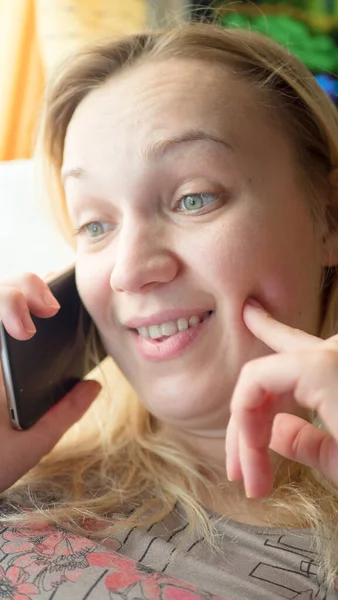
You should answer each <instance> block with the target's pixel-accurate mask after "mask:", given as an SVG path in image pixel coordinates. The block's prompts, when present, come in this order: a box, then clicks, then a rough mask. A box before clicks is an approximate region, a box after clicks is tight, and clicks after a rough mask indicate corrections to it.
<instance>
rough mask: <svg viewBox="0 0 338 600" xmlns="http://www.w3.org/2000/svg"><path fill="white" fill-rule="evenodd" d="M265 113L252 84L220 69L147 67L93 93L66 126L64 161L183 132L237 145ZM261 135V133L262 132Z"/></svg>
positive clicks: (172, 63)
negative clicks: (219, 137)
mask: <svg viewBox="0 0 338 600" xmlns="http://www.w3.org/2000/svg"><path fill="white" fill-rule="evenodd" d="M266 117H267V116H266V114H265V111H264V110H263V109H262V108H260V102H257V94H256V93H254V92H253V91H252V90H251V89H250V87H249V86H248V84H246V83H245V82H242V81H239V80H236V79H234V78H233V77H232V76H231V75H230V74H229V73H227V71H226V69H225V68H224V67H222V66H221V65H218V64H216V65H212V64H210V63H205V62H202V61H197V60H196V61H195V60H187V61H185V60H181V59H180V60H167V61H165V62H158V63H149V64H143V65H141V66H137V67H133V68H130V69H128V70H125V71H124V72H122V73H120V74H118V75H116V76H114V77H112V78H111V79H110V80H109V81H107V82H105V83H104V84H102V85H101V86H100V87H99V88H97V89H95V90H94V91H92V92H90V93H89V94H88V95H87V96H86V97H85V98H84V100H83V101H82V102H81V103H80V105H79V106H78V107H77V109H76V111H75V113H74V115H73V117H72V119H71V122H70V124H69V126H68V130H67V135H66V144H65V157H66V158H67V155H68V154H72V155H73V154H74V153H76V154H77V155H78V159H79V160H80V159H81V154H82V153H83V152H84V151H85V149H86V150H88V146H90V145H91V146H93V145H95V146H101V147H104V146H105V147H106V151H107V150H108V148H109V147H110V146H111V145H114V146H116V144H119V145H121V144H122V141H123V140H128V141H129V142H130V141H131V140H132V141H133V144H134V147H135V146H136V144H141V145H142V144H146V143H147V142H153V141H156V140H159V139H161V138H165V137H166V136H167V135H168V134H169V133H170V134H175V133H179V132H180V131H181V130H182V128H186V129H203V128H205V127H206V126H207V127H208V130H209V132H210V133H213V134H215V135H217V134H220V133H221V132H220V128H221V129H222V133H223V134H226V136H227V137H228V139H229V140H230V141H231V143H233V144H234V145H235V144H236V142H237V140H238V141H240V138H241V137H243V135H245V134H247V133H248V131H244V129H245V126H247V127H248V128H249V129H253V128H254V126H255V125H256V126H258V127H260V129H262V128H264V124H265V125H266V121H267V118H266ZM261 133H262V131H261Z"/></svg>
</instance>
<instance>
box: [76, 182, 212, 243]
mask: <svg viewBox="0 0 338 600" xmlns="http://www.w3.org/2000/svg"><path fill="white" fill-rule="evenodd" d="M205 196H208V197H212V201H211V202H210V204H212V203H213V202H215V201H217V200H220V199H221V198H222V195H221V194H210V193H209V192H201V193H190V194H184V195H183V196H181V197H180V198H179V199H178V200H177V202H176V203H175V206H174V208H175V209H178V208H179V206H180V205H181V204H182V202H184V201H185V200H187V198H193V197H200V198H203V197H205ZM203 209H204V212H205V207H202V208H197V209H194V208H193V209H192V210H191V211H189V210H188V209H183V210H182V209H181V210H180V211H179V212H181V213H189V212H191V213H192V214H201V211H203ZM202 214H204V213H203V212H202ZM95 224H98V225H107V224H108V223H107V222H106V221H88V223H84V224H83V225H81V226H80V227H77V228H75V229H74V235H75V236H79V235H81V234H82V233H84V232H85V230H86V228H88V227H89V226H90V225H95ZM108 225H109V224H108ZM87 232H88V231H87ZM104 233H106V232H104ZM104 233H102V234H101V235H98V236H97V237H95V236H93V237H91V238H90V239H98V240H99V239H101V238H102V236H103V235H104ZM89 237H90V236H89Z"/></svg>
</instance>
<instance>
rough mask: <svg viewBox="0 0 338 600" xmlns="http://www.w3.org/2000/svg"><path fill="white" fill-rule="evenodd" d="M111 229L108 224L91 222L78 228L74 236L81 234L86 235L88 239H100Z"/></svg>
mask: <svg viewBox="0 0 338 600" xmlns="http://www.w3.org/2000/svg"><path fill="white" fill-rule="evenodd" d="M112 228H113V225H111V224H110V223H105V222H103V221H91V222H90V223H85V224H84V225H82V226H81V227H79V228H78V229H77V230H76V231H75V234H76V235H79V234H81V233H84V234H86V235H87V236H88V237H89V238H91V239H93V238H100V237H101V236H103V235H104V234H105V233H107V231H109V230H110V229H112Z"/></svg>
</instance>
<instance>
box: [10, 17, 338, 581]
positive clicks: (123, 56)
mask: <svg viewBox="0 0 338 600" xmlns="http://www.w3.org/2000/svg"><path fill="white" fill-rule="evenodd" d="M172 58H175V59H180V58H184V59H192V60H200V61H204V62H205V63H207V64H208V63H212V64H217V63H218V64H219V65H222V66H223V67H224V68H225V69H227V70H228V72H230V73H231V74H232V76H233V77H237V78H240V79H241V80H243V81H246V82H247V83H248V85H250V86H251V88H252V90H253V92H254V93H257V94H258V95H260V99H261V101H262V102H264V105H265V106H266V110H267V113H269V114H270V115H271V116H272V118H273V120H274V122H275V123H276V125H277V126H279V127H283V130H284V131H285V132H287V133H288V135H289V138H290V142H291V143H292V145H293V147H294V149H295V151H296V154H297V158H298V163H299V172H300V173H301V175H302V177H303V182H304V185H307V186H308V188H309V191H310V194H309V198H310V199H311V200H312V203H311V205H312V207H313V209H314V215H315V216H317V218H327V219H328V220H329V225H330V227H331V228H334V229H337V223H336V220H335V214H334V213H335V211H334V209H335V207H334V206H333V207H332V214H331V213H330V214H327V215H326V214H325V211H324V202H323V200H322V197H323V195H324V194H326V192H327V179H328V174H329V172H330V170H331V169H332V168H333V167H335V166H336V165H337V164H338V115H337V112H336V110H335V108H334V107H333V105H332V103H331V101H330V100H329V99H328V98H327V97H326V95H325V94H324V92H323V91H322V90H321V89H320V87H319V86H318V85H317V83H316V81H315V79H314V77H313V76H312V75H311V74H310V73H309V71H308V70H307V69H306V68H305V67H304V66H303V65H302V64H301V63H300V62H299V61H298V60H297V59H296V58H295V57H293V56H292V55H290V54H289V53H288V52H287V51H286V50H284V49H282V48H281V47H279V46H278V45H277V44H275V43H274V42H272V41H271V40H270V39H268V38H266V37H263V36H261V35H259V34H256V33H253V32H249V31H244V30H235V29H229V30H227V29H222V28H220V27H218V26H215V25H210V24H209V25H205V24H189V25H183V26H180V27H177V28H175V29H173V30H171V31H158V32H152V33H141V34H138V35H133V36H130V37H126V38H123V39H121V40H118V41H104V42H102V43H100V44H96V45H95V46H93V47H87V48H85V49H83V50H81V51H80V52H79V53H78V54H77V55H75V56H72V57H71V58H70V59H69V60H68V62H67V63H66V64H63V65H62V68H61V69H60V70H59V72H58V73H57V74H56V75H55V77H54V79H53V81H52V84H51V86H50V87H49V89H48V91H47V95H46V106H45V112H44V117H43V123H42V129H41V138H40V150H41V155H42V158H43V170H44V175H45V180H46V185H47V187H48V191H49V198H50V200H51V203H52V209H53V213H54V215H55V218H56V219H57V221H58V223H59V225H60V227H61V228H62V229H63V231H64V232H65V235H69V229H70V226H69V220H68V215H67V210H66V205H65V198H64V191H63V187H62V183H61V179H60V171H61V165H62V158H63V146H64V139H65V135H66V131H67V127H68V124H69V122H70V120H71V118H72V115H73V113H74V111H75V109H76V107H77V106H78V105H79V104H80V102H81V101H82V99H83V98H84V97H85V96H86V95H87V94H88V93H89V92H90V91H91V90H93V89H95V88H97V87H98V86H100V85H102V84H103V83H104V82H105V81H106V80H107V79H109V78H111V77H114V75H116V74H117V73H119V72H121V71H122V70H125V69H129V68H134V67H135V66H137V65H138V64H141V63H144V62H145V61H157V60H161V61H162V60H170V59H172ZM326 275H327V277H326V279H327V281H330V285H329V286H328V285H327V286H326V302H325V319H324V321H323V329H322V336H323V337H327V336H329V335H332V334H333V333H334V332H335V331H336V327H337V306H338V291H337V290H338V284H337V280H338V279H337V276H336V273H335V271H332V270H331V271H330V272H329V273H326ZM110 367H111V368H112V369H115V371H114V373H113V375H112V382H113V384H112V386H111V387H112V392H111V398H110V394H106V395H105V394H102V396H101V398H100V399H99V400H98V401H97V402H96V403H95V406H93V407H92V409H90V411H89V414H90V417H87V416H85V417H84V419H83V420H82V421H81V423H80V424H79V425H77V426H75V428H73V429H72V431H71V432H70V433H69V434H67V435H66V436H65V438H64V439H63V440H62V442H61V443H60V444H59V445H58V446H57V448H56V449H55V450H54V451H53V452H51V453H50V455H48V456H47V457H45V458H44V459H43V460H42V461H41V462H40V463H39V465H38V466H37V467H36V468H35V469H33V470H32V471H31V472H30V473H29V474H28V475H26V476H25V477H24V478H23V479H22V480H21V481H20V482H18V483H17V484H16V485H15V486H13V487H12V488H11V489H10V490H8V491H7V492H6V493H5V494H3V495H4V496H5V497H7V498H8V499H11V500H12V501H13V502H14V501H18V502H21V503H22V504H25V503H26V505H27V503H28V504H29V505H30V507H31V509H32V510H31V511H30V512H29V517H28V519H29V522H30V523H33V522H41V521H43V522H46V521H47V522H62V523H64V524H66V525H67V526H68V527H70V528H72V529H73V530H74V531H76V532H80V533H82V534H85V535H87V536H88V535H90V532H88V529H87V527H86V526H85V520H86V518H89V519H95V518H96V519H99V520H100V521H101V524H100V529H99V530H97V529H96V530H95V537H96V538H98V537H102V538H105V537H108V536H110V535H112V534H113V533H114V532H116V528H124V527H131V526H144V525H150V524H152V523H154V522H157V521H159V520H160V519H162V518H164V516H165V515H167V514H168V513H170V511H172V510H173V508H174V506H175V505H176V503H177V501H179V502H180V503H181V504H182V505H183V507H184V509H185V511H186V514H187V517H188V520H189V522H190V525H191V527H192V528H194V527H199V528H200V529H201V531H202V532H203V533H204V535H206V537H207V539H209V541H210V542H211V543H213V531H212V526H211V525H210V520H209V518H208V516H207V513H206V511H205V509H204V508H203V506H201V504H200V503H199V501H198V497H199V491H200V489H201V488H203V489H206V490H208V489H209V488H208V486H209V481H210V476H211V475H212V474H211V473H210V467H209V466H208V465H207V464H204V463H203V461H202V460H198V459H197V458H196V457H194V456H193V455H192V453H190V452H189V451H188V450H187V449H186V448H184V447H180V446H179V445H178V444H176V443H173V442H171V441H170V440H168V439H164V437H163V436H162V435H161V434H160V433H159V432H158V431H156V428H155V427H154V423H153V421H152V417H151V415H150V414H149V413H148V412H147V410H146V409H145V408H144V407H143V406H142V404H141V402H140V401H139V399H138V398H137V397H136V395H135V393H134V392H133V390H131V388H130V387H129V385H128V383H127V382H126V381H125V380H124V378H123V376H122V374H121V373H119V372H118V370H117V368H116V367H115V366H114V365H112V361H111V364H110ZM94 413H95V414H96V415H97V417H96V420H95V426H94V427H90V426H89V424H90V423H91V422H92V420H93V419H92V415H93V414H94ZM98 434H99V435H98ZM74 439H76V444H74V443H73V442H74ZM215 475H216V473H215ZM225 492H226V486H225ZM28 500H29V502H28ZM265 502H266V506H267V507H268V506H274V507H276V506H277V507H280V508H283V509H285V510H289V511H290V512H292V513H293V514H294V516H295V519H296V520H297V521H298V522H299V523H303V524H304V523H305V524H307V525H309V526H311V527H312V529H313V531H314V534H315V539H316V541H317V546H318V551H319V553H320V557H321V564H320V573H321V575H322V576H323V578H324V580H325V583H326V584H327V585H332V583H333V580H334V578H335V575H336V572H337V566H338V490H337V487H336V486H334V485H332V484H331V483H330V482H328V481H326V480H325V479H324V478H323V477H321V476H320V475H319V474H318V473H315V472H313V471H312V470H311V469H309V468H307V467H303V466H300V465H297V464H295V463H290V465H289V475H288V477H287V478H282V477H279V476H277V477H276V481H275V486H274V491H273V493H272V495H271V496H270V497H269V498H267V499H266V500H265ZM113 514H114V520H112V518H111V517H112V515H113ZM3 520H6V522H8V521H9V520H12V521H13V522H15V523H18V522H21V523H22V522H25V520H27V515H26V514H25V513H24V512H19V513H16V514H12V515H8V514H6V515H5V516H4V517H3Z"/></svg>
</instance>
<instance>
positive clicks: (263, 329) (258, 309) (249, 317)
mask: <svg viewBox="0 0 338 600" xmlns="http://www.w3.org/2000/svg"><path fill="white" fill-rule="evenodd" d="M252 302H256V301H253V300H251V299H250V300H249V301H248V302H246V304H245V305H244V309H243V319H244V322H245V324H246V326H247V327H248V329H249V330H250V331H251V333H253V334H254V335H255V336H256V338H258V339H259V340H261V341H262V342H264V344H266V345H267V346H269V348H271V349H272V350H274V351H275V352H286V351H296V350H303V349H309V348H313V347H315V346H317V345H318V344H320V343H321V342H322V341H323V340H322V339H320V338H318V337H316V336H314V335H310V334H309V333H306V332H305V331H301V330H300V329H295V328H294V327H290V326H289V325H285V324H284V323H281V322H280V321H277V320H276V319H274V317H272V316H271V314H270V313H268V312H267V311H266V310H265V308H263V306H261V305H256V304H253V303H252Z"/></svg>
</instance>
